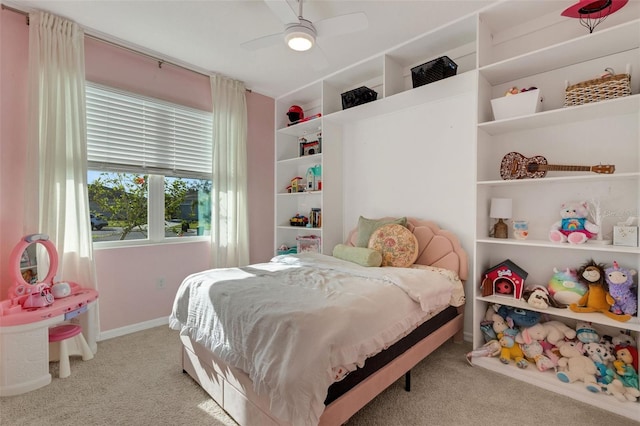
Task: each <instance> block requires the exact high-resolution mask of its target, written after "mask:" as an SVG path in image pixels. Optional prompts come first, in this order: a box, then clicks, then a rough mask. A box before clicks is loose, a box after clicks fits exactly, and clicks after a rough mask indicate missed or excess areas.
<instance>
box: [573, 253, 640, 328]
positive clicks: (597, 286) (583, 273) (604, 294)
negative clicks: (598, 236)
mask: <svg viewBox="0 0 640 426" xmlns="http://www.w3.org/2000/svg"><path fill="white" fill-rule="evenodd" d="M604 275H605V274H604V268H603V267H602V265H599V264H597V263H596V262H595V261H594V260H593V259H592V260H590V261H589V262H587V263H585V264H584V265H582V266H581V267H580V269H579V270H578V278H579V279H580V281H581V282H583V283H585V284H587V286H588V287H589V290H587V292H586V293H585V295H584V296H582V297H581V298H580V300H579V301H578V303H572V304H570V305H569V309H571V310H572V311H574V312H601V313H603V314H604V315H606V316H608V317H609V318H611V319H614V320H616V321H629V320H630V319H631V315H628V314H614V313H613V312H610V311H609V309H610V308H611V306H612V305H613V303H614V300H613V297H611V295H610V294H609V292H608V291H607V287H606V282H605V280H604Z"/></svg>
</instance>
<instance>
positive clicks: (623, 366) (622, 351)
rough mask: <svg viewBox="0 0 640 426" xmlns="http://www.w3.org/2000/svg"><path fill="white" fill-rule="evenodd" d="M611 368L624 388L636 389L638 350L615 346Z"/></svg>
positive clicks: (631, 347) (630, 347)
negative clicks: (614, 358) (612, 367)
mask: <svg viewBox="0 0 640 426" xmlns="http://www.w3.org/2000/svg"><path fill="white" fill-rule="evenodd" d="M615 352H616V360H615V361H613V366H614V367H615V369H616V374H618V377H619V378H620V381H621V382H622V384H623V385H624V386H625V387H630V388H636V389H638V350H637V349H636V348H635V347H633V346H616V349H615Z"/></svg>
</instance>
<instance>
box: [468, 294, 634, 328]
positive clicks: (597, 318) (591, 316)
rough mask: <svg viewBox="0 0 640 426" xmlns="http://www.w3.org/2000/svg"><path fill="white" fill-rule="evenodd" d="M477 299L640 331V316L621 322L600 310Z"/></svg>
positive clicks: (499, 298)
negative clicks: (540, 307) (586, 310)
mask: <svg viewBox="0 0 640 426" xmlns="http://www.w3.org/2000/svg"><path fill="white" fill-rule="evenodd" d="M477 299H478V300H481V301H483V302H488V303H496V304H499V305H508V306H513V307H514V308H520V309H527V310H529V311H537V312H542V313H546V314H549V315H553V316H556V317H562V318H570V319H573V320H579V321H588V322H591V323H594V324H600V325H604V326H608V327H615V328H621V329H627V330H631V331H640V318H638V317H632V318H631V319H630V320H629V321H627V322H621V321H616V320H613V319H611V318H609V317H606V316H605V315H604V314H601V313H598V312H594V313H583V312H573V311H572V310H570V309H569V308H565V309H558V308H552V307H548V308H547V309H538V308H535V307H533V306H531V305H529V304H528V303H527V302H525V301H524V300H515V299H510V298H507V297H500V296H485V297H482V296H480V297H477Z"/></svg>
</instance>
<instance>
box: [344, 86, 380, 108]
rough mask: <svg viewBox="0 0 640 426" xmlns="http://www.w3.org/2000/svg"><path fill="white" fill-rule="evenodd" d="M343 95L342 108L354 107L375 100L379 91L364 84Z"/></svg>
mask: <svg viewBox="0 0 640 426" xmlns="http://www.w3.org/2000/svg"><path fill="white" fill-rule="evenodd" d="M340 96H341V97H342V109H343V110H344V109H347V108H353V107H354V106H358V105H362V104H366V103H368V102H373V101H375V100H376V99H378V93H376V92H375V91H374V90H371V89H369V88H368V87H365V86H362V87H358V88H357V89H353V90H349V91H348V92H344V93H343V94H341V95H340Z"/></svg>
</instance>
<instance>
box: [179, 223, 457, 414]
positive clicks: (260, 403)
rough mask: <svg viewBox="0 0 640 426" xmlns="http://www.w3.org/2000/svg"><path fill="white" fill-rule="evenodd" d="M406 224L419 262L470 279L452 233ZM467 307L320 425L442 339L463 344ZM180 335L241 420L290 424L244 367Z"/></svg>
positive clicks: (186, 364)
mask: <svg viewBox="0 0 640 426" xmlns="http://www.w3.org/2000/svg"><path fill="white" fill-rule="evenodd" d="M407 227H408V228H409V229H410V230H411V231H412V232H413V233H414V235H416V237H417V239H418V243H419V255H418V260H417V261H416V263H418V264H422V265H433V266H438V267H442V268H447V269H450V270H453V271H455V272H457V273H458V276H459V277H460V279H461V280H463V281H464V280H466V279H467V277H468V267H469V266H468V258H467V254H466V252H465V251H464V250H463V249H462V246H461V245H460V242H459V240H458V238H457V237H456V236H455V235H454V234H453V233H451V232H449V231H446V230H442V229H440V228H439V227H438V225H436V224H435V223H433V222H431V221H425V220H418V219H413V218H409V219H408V225H407ZM356 239H357V231H355V230H354V231H351V233H350V234H349V236H348V238H347V242H346V244H350V245H354V242H355V241H356ZM463 311H464V305H463V306H460V307H458V314H457V316H455V317H454V318H453V319H451V320H450V321H448V322H447V323H446V324H444V325H443V326H442V327H440V328H438V329H437V330H436V331H434V332H433V333H431V334H429V335H428V336H427V337H425V338H424V339H422V340H421V341H419V342H418V343H416V344H415V345H413V346H412V347H411V348H409V349H407V350H406V351H405V352H404V353H402V354H401V355H399V356H398V357H396V358H395V359H394V360H393V361H392V362H390V363H388V364H387V365H385V366H384V367H382V368H380V369H379V370H377V371H376V372H375V373H373V374H371V375H370V376H369V377H367V378H366V379H364V380H363V381H361V382H360V383H359V384H357V385H356V386H355V387H353V388H352V389H351V390H349V391H348V392H346V393H344V394H343V395H342V396H340V397H339V398H337V399H336V400H334V401H333V402H331V403H330V404H329V405H327V406H326V407H325V410H324V411H323V413H322V416H321V417H320V425H340V424H343V423H345V422H346V421H347V420H348V419H349V418H350V417H351V416H353V415H354V414H355V413H356V412H357V411H359V410H360V409H361V408H362V407H364V406H365V405H366V404H367V403H369V402H370V401H371V400H372V399H373V398H375V397H376V396H377V395H378V394H380V393H381V392H382V391H383V390H385V389H386V388H387V387H388V386H390V385H391V384H393V383H394V382H395V381H396V380H398V379H399V378H401V377H402V376H404V375H405V374H406V373H407V372H409V371H410V370H411V368H413V367H414V366H415V365H416V364H417V363H418V362H420V361H421V360H423V359H424V358H425V357H427V356H428V355H429V354H430V353H431V352H433V351H434V350H436V349H437V348H438V347H439V346H440V345H442V344H443V343H444V342H446V341H447V340H449V339H450V338H453V340H454V341H456V342H462V332H463V323H464V320H463ZM180 339H181V342H182V368H183V371H184V372H185V373H187V374H189V375H190V376H191V377H192V378H193V379H194V380H195V381H196V382H198V383H199V384H200V386H201V387H202V388H203V389H204V390H205V391H206V392H207V393H208V394H209V395H210V396H211V397H212V398H213V399H214V401H216V403H217V404H218V405H220V407H221V408H223V409H224V410H225V411H226V412H227V413H228V414H229V415H230V416H231V417H233V419H234V420H235V421H236V422H237V423H238V424H240V425H242V426H245V425H246V426H254V425H260V426H267V425H269V426H271V425H274V426H275V425H280V426H283V425H287V424H286V423H285V424H283V423H281V422H279V421H278V420H277V419H276V418H275V417H273V416H272V415H271V413H270V410H269V401H268V398H267V397H265V396H263V395H258V394H256V392H255V391H254V390H253V384H252V382H251V379H250V378H249V376H248V375H247V374H246V373H245V372H244V371H242V370H239V369H237V368H235V367H232V366H229V365H227V364H226V363H225V362H224V361H222V360H221V359H219V358H218V357H216V356H215V355H213V354H212V353H211V352H210V351H209V350H207V349H206V348H205V347H204V346H202V345H200V344H199V343H197V342H195V341H194V340H192V339H191V338H190V337H188V336H180Z"/></svg>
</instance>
